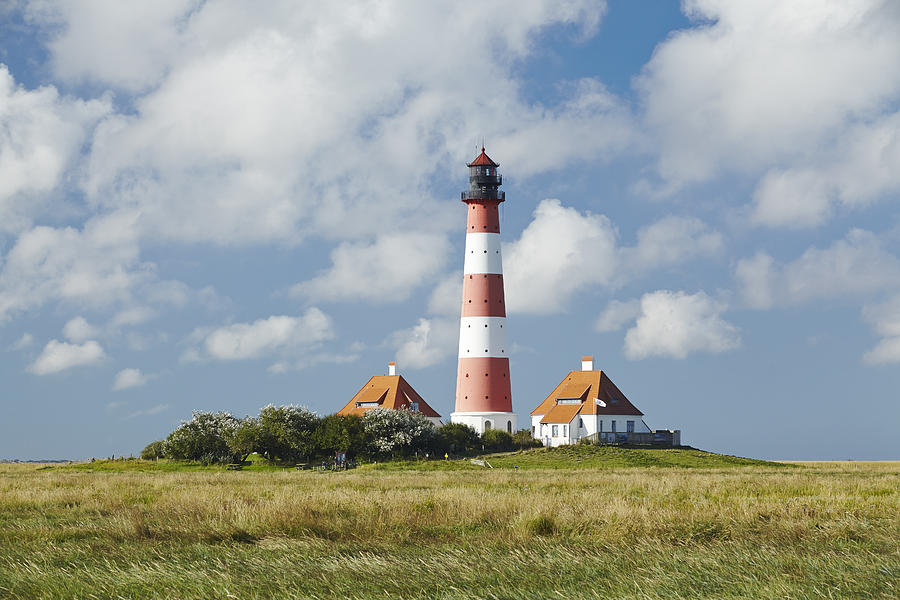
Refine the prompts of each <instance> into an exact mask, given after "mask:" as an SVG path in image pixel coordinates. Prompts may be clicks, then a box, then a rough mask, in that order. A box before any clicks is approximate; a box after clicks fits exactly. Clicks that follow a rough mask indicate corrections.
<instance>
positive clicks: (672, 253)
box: [432, 199, 724, 313]
mask: <svg viewBox="0 0 900 600" xmlns="http://www.w3.org/2000/svg"><path fill="white" fill-rule="evenodd" d="M723 246H724V242H723V239H722V236H721V234H719V233H718V232H715V231H712V230H710V229H709V227H708V226H707V225H706V224H705V223H703V222H702V221H700V220H699V219H695V218H690V217H677V216H667V217H663V218H662V219H660V220H659V221H656V222H654V223H651V224H650V225H647V226H645V227H643V228H641V229H640V230H639V231H638V232H637V243H636V245H634V246H620V245H619V243H618V232H617V230H616V228H615V227H614V226H613V224H612V223H611V222H610V221H609V219H607V218H606V217H605V216H603V215H594V214H591V213H581V212H580V211H578V210H577V209H575V208H572V207H566V206H563V205H562V203H561V202H560V201H559V200H555V199H548V200H544V201H543V202H541V203H540V204H539V205H538V207H537V209H535V211H534V216H533V219H532V221H531V222H530V223H529V224H528V226H527V227H526V228H525V230H524V231H523V232H522V235H521V236H520V237H519V239H518V240H515V241H513V242H511V243H509V244H506V245H504V248H503V261H504V271H503V274H504V282H505V284H506V290H507V296H508V299H507V302H508V308H509V311H510V312H511V313H512V312H523V313H553V312H559V311H561V310H565V308H566V307H567V305H568V304H569V303H570V302H571V300H572V299H573V298H574V297H576V296H577V295H578V294H579V293H582V292H586V291H589V290H591V289H592V288H597V287H604V286H606V287H617V286H619V285H622V284H624V283H627V282H628V281H632V280H634V279H635V278H638V277H640V276H642V275H644V274H646V273H647V272H649V271H651V270H653V269H657V268H660V267H664V266H667V265H672V264H677V263H680V262H684V261H687V260H691V259H694V258H698V257H712V256H716V255H718V254H720V253H721V250H722V248H723ZM444 285H445V286H447V287H444V288H441V291H443V292H444V293H447V292H449V291H450V288H449V284H444ZM437 293H438V290H436V291H435V294H437ZM432 305H434V307H438V306H441V307H449V300H441V299H439V298H437V297H434V296H433V298H432ZM457 309H458V307H457Z"/></svg>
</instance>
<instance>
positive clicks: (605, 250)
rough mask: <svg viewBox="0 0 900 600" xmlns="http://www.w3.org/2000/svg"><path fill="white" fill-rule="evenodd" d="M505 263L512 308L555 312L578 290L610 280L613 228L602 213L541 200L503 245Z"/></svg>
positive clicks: (613, 268) (613, 266) (613, 258)
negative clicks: (519, 230)
mask: <svg viewBox="0 0 900 600" xmlns="http://www.w3.org/2000/svg"><path fill="white" fill-rule="evenodd" d="M503 262H504V269H503V277H504V284H505V286H506V295H507V307H508V310H509V311H510V312H532V313H552V312H558V311H560V310H563V308H564V307H565V306H566V304H567V302H568V301H569V299H570V298H571V297H572V296H574V295H575V294H576V293H577V292H578V291H580V290H584V289H586V288H589V287H592V286H596V285H598V284H604V283H608V282H609V281H610V280H611V278H612V277H613V275H614V274H615V272H616V268H617V266H618V263H619V258H618V256H617V253H616V231H615V229H614V228H613V226H612V224H611V223H610V221H609V219H607V218H606V217H605V216H603V215H593V214H590V213H587V214H582V213H580V212H579V211H578V210H576V209H575V208H570V207H565V206H563V205H562V203H561V202H560V201H559V200H555V199H552V200H544V201H543V202H541V203H540V204H539V205H538V207H537V208H536V209H535V211H534V218H533V220H532V221H531V223H529V224H528V226H527V227H526V228H525V230H524V231H523V232H522V235H521V237H519V239H518V240H515V241H513V242H510V243H509V244H506V245H504V248H503Z"/></svg>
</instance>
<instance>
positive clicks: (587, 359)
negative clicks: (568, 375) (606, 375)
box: [581, 356, 594, 371]
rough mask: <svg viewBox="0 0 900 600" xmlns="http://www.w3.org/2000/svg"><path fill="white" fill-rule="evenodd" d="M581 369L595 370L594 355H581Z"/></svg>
mask: <svg viewBox="0 0 900 600" xmlns="http://www.w3.org/2000/svg"><path fill="white" fill-rule="evenodd" d="M581 370H582V371H593V370H594V357H593V356H582V357H581Z"/></svg>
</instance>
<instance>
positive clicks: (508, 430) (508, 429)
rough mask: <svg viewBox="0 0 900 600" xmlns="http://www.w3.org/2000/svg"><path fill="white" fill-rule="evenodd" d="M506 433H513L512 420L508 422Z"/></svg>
mask: <svg viewBox="0 0 900 600" xmlns="http://www.w3.org/2000/svg"><path fill="white" fill-rule="evenodd" d="M506 433H512V421H507V422H506Z"/></svg>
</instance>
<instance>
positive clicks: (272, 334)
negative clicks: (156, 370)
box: [183, 307, 334, 361]
mask: <svg viewBox="0 0 900 600" xmlns="http://www.w3.org/2000/svg"><path fill="white" fill-rule="evenodd" d="M191 338H192V340H193V341H194V342H195V343H196V345H195V346H194V347H192V348H190V349H189V350H188V351H187V352H186V353H185V355H184V357H183V359H184V360H187V361H192V360H204V359H207V360H222V361H230V360H247V359H253V358H260V357H264V356H269V355H272V354H276V353H282V352H287V353H291V352H298V351H302V350H308V349H309V348H312V347H315V346H316V345H317V344H319V343H321V342H323V341H326V340H330V339H332V338H334V329H333V326H332V322H331V318H330V317H329V316H328V315H326V314H325V313H323V312H322V311H321V310H319V309H318V308H315V307H312V308H310V309H308V310H307V311H306V312H305V313H304V314H303V315H301V316H299V317H290V316H284V315H281V316H271V317H268V318H266V319H258V320H256V321H254V322H252V323H235V324H232V325H226V326H224V327H220V328H218V329H214V330H212V331H204V330H197V331H195V332H194V333H193V334H192V336H191Z"/></svg>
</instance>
